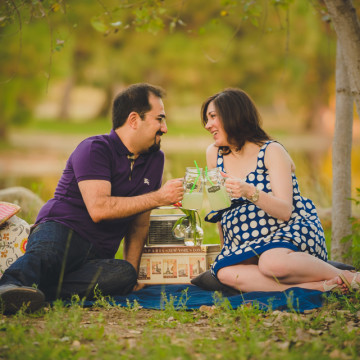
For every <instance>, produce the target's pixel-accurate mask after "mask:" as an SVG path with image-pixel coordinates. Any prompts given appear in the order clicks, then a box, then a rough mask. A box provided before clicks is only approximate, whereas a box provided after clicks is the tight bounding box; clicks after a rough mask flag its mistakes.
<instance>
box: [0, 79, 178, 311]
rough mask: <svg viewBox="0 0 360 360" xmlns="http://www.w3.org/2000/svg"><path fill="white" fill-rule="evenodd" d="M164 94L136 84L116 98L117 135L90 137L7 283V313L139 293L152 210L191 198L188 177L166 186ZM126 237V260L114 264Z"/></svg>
mask: <svg viewBox="0 0 360 360" xmlns="http://www.w3.org/2000/svg"><path fill="white" fill-rule="evenodd" d="M162 96H163V92H162V90H161V89H160V88H157V87H155V86H152V85H149V84H135V85H132V86H130V87H128V88H127V89H125V90H124V91H123V92H121V93H120V94H119V95H118V96H117V97H116V98H115V100H114V103H113V116H112V120H113V129H112V131H111V132H110V134H107V135H99V136H93V137H90V138H88V139H85V140H84V141H83V142H81V143H80V144H79V145H78V147H77V148H76V149H75V150H74V152H73V153H72V154H71V156H70V158H69V159H68V161H67V164H66V167H65V170H64V172H63V175H62V177H61V179H60V181H59V183H58V186H57V188H56V190H55V195H54V198H53V199H51V200H49V201H48V202H47V203H46V204H45V205H44V206H43V208H42V209H41V210H40V212H39V214H38V217H37V219H36V223H35V227H34V228H33V229H32V232H31V234H30V236H29V239H28V244H27V249H26V253H25V254H24V255H23V256H22V257H20V258H19V259H18V260H17V261H16V262H15V263H14V264H13V265H11V266H10V267H9V268H8V269H7V270H6V271H5V273H4V275H3V277H2V278H1V279H0V299H1V300H2V306H3V310H4V311H5V312H7V313H14V312H16V311H18V310H19V309H20V308H21V306H23V304H25V305H26V306H27V307H28V310H30V311H35V310H37V309H39V308H40V307H41V306H42V304H43V302H44V300H45V296H46V298H47V299H54V298H57V297H61V298H69V297H71V295H72V294H78V295H79V296H80V297H87V298H91V297H93V296H94V289H95V287H97V288H98V289H99V290H100V291H101V292H102V294H103V295H115V294H118V295H120V294H127V293H129V292H131V291H132V290H133V289H136V286H137V272H138V268H139V263H140V258H141V253H142V249H143V246H144V242H145V239H146V237H147V234H148V229H149V219H150V211H151V209H153V208H156V207H158V206H164V205H170V204H173V203H176V202H178V201H180V200H181V199H182V196H183V186H182V181H181V180H180V179H174V180H169V181H168V182H166V183H165V185H163V186H162V187H161V181H162V174H163V167H164V154H163V152H162V151H160V140H161V136H162V135H163V134H166V133H167V127H166V122H165V110H164V104H163V101H162ZM122 238H124V239H125V242H124V260H119V259H114V256H115V253H116V251H117V249H118V247H119V244H120V242H121V239H122ZM44 294H45V295H44Z"/></svg>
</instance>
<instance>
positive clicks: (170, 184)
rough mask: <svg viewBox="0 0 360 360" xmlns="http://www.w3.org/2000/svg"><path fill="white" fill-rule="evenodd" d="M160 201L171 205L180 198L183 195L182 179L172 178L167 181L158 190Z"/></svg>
mask: <svg viewBox="0 0 360 360" xmlns="http://www.w3.org/2000/svg"><path fill="white" fill-rule="evenodd" d="M158 195H159V197H160V203H161V204H163V205H172V204H175V203H177V202H179V201H181V200H182V198H183V196H184V186H183V179H182V178H179V179H172V180H169V181H167V182H166V183H165V184H164V185H163V186H162V187H161V188H160V189H159V190H158Z"/></svg>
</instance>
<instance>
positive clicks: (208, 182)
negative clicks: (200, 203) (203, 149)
mask: <svg viewBox="0 0 360 360" xmlns="http://www.w3.org/2000/svg"><path fill="white" fill-rule="evenodd" d="M224 184H225V179H224V178H223V177H222V175H221V172H220V169H219V168H214V169H211V170H209V171H207V174H206V179H205V188H206V193H207V196H208V199H209V202H210V208H211V210H221V209H225V208H228V207H229V206H230V205H231V198H230V195H229V193H228V192H227V191H226V187H225V185H224Z"/></svg>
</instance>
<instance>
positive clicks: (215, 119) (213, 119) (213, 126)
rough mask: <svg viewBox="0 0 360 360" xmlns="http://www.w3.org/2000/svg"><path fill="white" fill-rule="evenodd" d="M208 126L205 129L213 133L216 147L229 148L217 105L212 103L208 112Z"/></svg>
mask: <svg viewBox="0 0 360 360" xmlns="http://www.w3.org/2000/svg"><path fill="white" fill-rule="evenodd" d="M206 118H207V124H206V125H205V129H206V130H207V131H209V132H210V133H211V135H212V136H213V138H214V141H215V145H216V146H229V143H228V141H227V134H226V132H225V130H224V127H223V124H222V121H221V118H220V116H219V114H218V113H217V111H216V108H215V104H214V102H213V101H211V102H210V103H209V105H208V107H207V110H206Z"/></svg>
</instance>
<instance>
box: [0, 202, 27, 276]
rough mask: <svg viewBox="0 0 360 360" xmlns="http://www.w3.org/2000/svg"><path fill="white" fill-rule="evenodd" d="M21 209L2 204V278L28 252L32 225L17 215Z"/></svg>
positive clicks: (0, 236) (0, 261) (0, 227)
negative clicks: (27, 246) (27, 247)
mask: <svg viewBox="0 0 360 360" xmlns="http://www.w3.org/2000/svg"><path fill="white" fill-rule="evenodd" d="M19 210H20V207H19V206H17V205H15V204H10V203H4V202H0V277H1V276H2V274H3V273H4V271H5V270H6V269H7V268H8V267H9V266H10V265H11V264H12V263H13V262H14V261H16V259H17V258H19V257H20V256H22V255H23V254H24V253H25V250H26V244H27V240H28V236H29V234H30V225H29V224H28V223H27V222H26V221H25V220H23V219H20V218H18V217H17V216H15V215H14V214H16V213H17V212H18V211H19Z"/></svg>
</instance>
